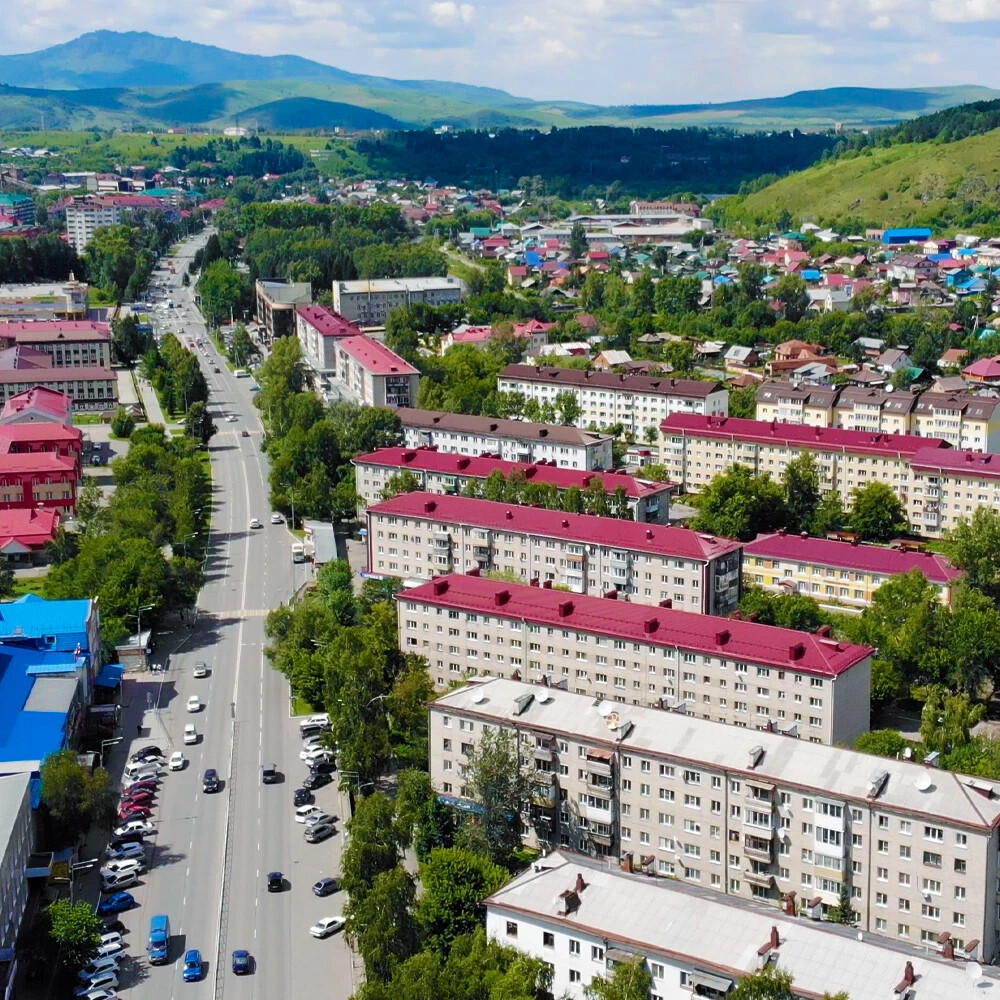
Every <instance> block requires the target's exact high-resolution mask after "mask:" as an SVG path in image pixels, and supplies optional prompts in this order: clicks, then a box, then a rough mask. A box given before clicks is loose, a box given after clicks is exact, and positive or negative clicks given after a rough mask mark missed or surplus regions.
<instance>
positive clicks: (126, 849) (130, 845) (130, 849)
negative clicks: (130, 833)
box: [107, 840, 146, 861]
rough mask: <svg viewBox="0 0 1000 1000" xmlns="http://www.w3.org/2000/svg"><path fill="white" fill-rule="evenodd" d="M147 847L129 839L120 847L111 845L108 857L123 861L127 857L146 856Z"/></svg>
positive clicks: (111, 859) (110, 859)
mask: <svg viewBox="0 0 1000 1000" xmlns="http://www.w3.org/2000/svg"><path fill="white" fill-rule="evenodd" d="M145 857H146V848H144V847H143V846H142V844H139V843H136V841H134V840H132V841H128V842H126V843H124V844H122V845H121V846H120V847H109V848H108V850H107V858H108V860H109V861H123V860H125V859H127V858H145Z"/></svg>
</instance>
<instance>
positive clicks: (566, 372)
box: [499, 365, 725, 399]
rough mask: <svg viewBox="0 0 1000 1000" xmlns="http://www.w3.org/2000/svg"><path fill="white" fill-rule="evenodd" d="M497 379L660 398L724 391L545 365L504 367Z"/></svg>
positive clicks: (693, 383)
mask: <svg viewBox="0 0 1000 1000" xmlns="http://www.w3.org/2000/svg"><path fill="white" fill-rule="evenodd" d="M499 377H500V378H508V379H517V380H520V381H527V382H544V383H546V384H549V383H551V384H564V385H567V386H592V387H593V388H595V389H620V390H622V391H623V392H645V393H650V394H656V395H661V396H684V397H691V398H694V399H704V398H705V397H706V396H709V395H711V394H712V393H713V392H724V391H725V390H724V389H723V387H722V386H721V385H719V383H718V382H698V381H697V380H695V379H686V378H669V377H668V376H662V377H659V376H649V375H616V374H614V373H612V372H583V371H580V370H579V369H578V368H553V367H546V366H544V365H507V367H506V368H504V369H503V371H501V372H500V375H499Z"/></svg>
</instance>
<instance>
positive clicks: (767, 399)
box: [757, 379, 837, 407]
mask: <svg viewBox="0 0 1000 1000" xmlns="http://www.w3.org/2000/svg"><path fill="white" fill-rule="evenodd" d="M781 399H786V400H796V401H799V402H801V403H802V404H803V405H804V406H823V407H828V406H832V405H833V404H834V403H835V402H836V400H837V390H836V389H833V388H829V387H827V386H811V385H793V384H792V383H791V382H786V381H783V380H779V379H774V380H769V381H766V382H763V383H762V384H761V386H760V388H759V389H758V390H757V402H758V403H775V402H777V401H778V400H781Z"/></svg>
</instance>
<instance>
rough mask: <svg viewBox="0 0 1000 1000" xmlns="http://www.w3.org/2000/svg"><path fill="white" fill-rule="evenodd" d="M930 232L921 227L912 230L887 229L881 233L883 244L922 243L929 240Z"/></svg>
mask: <svg viewBox="0 0 1000 1000" xmlns="http://www.w3.org/2000/svg"><path fill="white" fill-rule="evenodd" d="M931 235H932V231H931V230H930V229H925V228H923V227H916V228H913V229H887V230H885V232H884V233H882V242H883V243H923V242H924V241H926V240H929V239H930V238H931Z"/></svg>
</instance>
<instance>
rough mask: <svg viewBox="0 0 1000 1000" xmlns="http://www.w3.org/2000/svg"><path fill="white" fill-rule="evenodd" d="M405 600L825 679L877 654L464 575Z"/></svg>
mask: <svg viewBox="0 0 1000 1000" xmlns="http://www.w3.org/2000/svg"><path fill="white" fill-rule="evenodd" d="M397 600H399V601H415V602H418V603H422V604H430V605H433V606H440V607H445V608H455V609H458V610H462V611H469V612H474V613H476V614H485V615H492V616H496V617H503V618H514V619H517V620H519V621H525V622H531V623H533V624H539V625H546V626H556V627H558V628H560V629H569V630H575V631H579V632H587V633H591V634H597V635H604V636H609V637H610V638H613V639H624V640H626V641H629V642H641V643H646V644H648V645H653V646H663V647H673V648H677V649H682V650H688V651H691V652H698V653H705V654H708V655H711V656H718V657H722V658H724V659H727V660H739V661H745V662H748V663H759V664H761V665H762V666H773V667H778V668H780V669H791V670H796V671H800V672H801V673H805V674H816V675H818V676H823V677H836V676H837V675H839V674H842V673H845V672H846V671H847V670H850V668H851V667H853V666H854V665H855V664H857V663H860V662H861V661H862V660H864V659H865V658H866V657H867V656H870V655H871V653H872V650H871V649H870V648H869V647H867V646H855V645H853V644H851V643H846V642H837V641H836V640H834V639H830V638H825V637H824V636H819V635H813V634H811V633H809V632H796V631H794V630H793V629H786V628H777V627H775V626H773V625H760V624H758V623H757V622H746V621H734V620H732V619H726V618H717V617H715V616H714V615H696V614H692V613H691V612H689V611H675V610H673V609H672V608H652V607H648V606H646V605H643V604H632V603H630V602H628V601H617V600H611V599H609V598H607V597H586V596H583V595H580V594H568V593H566V592H565V591H561V590H550V589H547V588H545V587H532V586H528V585H526V584H517V583H506V582H505V581H502V580H490V579H487V578H485V577H478V576H463V575H461V574H458V573H455V574H450V575H448V576H442V577H437V578H436V579H434V580H431V581H430V582H429V583H425V584H422V585H421V586H419V587H414V588H413V589H412V590H404V591H401V592H400V593H399V594H398V595H397Z"/></svg>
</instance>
